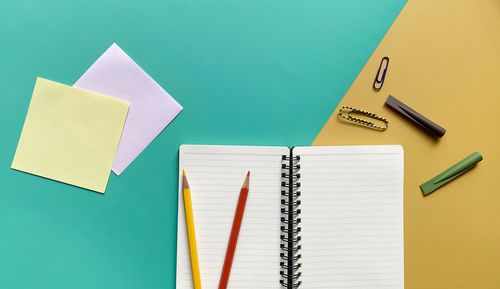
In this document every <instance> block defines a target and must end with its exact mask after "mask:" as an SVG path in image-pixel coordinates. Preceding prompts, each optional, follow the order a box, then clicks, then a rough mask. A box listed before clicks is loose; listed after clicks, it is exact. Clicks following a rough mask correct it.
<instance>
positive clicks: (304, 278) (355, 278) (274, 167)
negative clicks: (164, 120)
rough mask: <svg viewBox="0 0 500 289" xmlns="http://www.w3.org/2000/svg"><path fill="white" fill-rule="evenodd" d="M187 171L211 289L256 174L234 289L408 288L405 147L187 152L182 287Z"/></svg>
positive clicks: (181, 235) (186, 274)
mask: <svg viewBox="0 0 500 289" xmlns="http://www.w3.org/2000/svg"><path fill="white" fill-rule="evenodd" d="M183 169H184V170H186V175H187V177H188V179H189V184H190V187H191V197H192V205H193V212H194V222H195V231H196V239H197V245H198V257H199V262H200V273H201V282H202V287H203V288H204V289H215V288H217V286H218V283H219V278H220V274H221V270H222V265H223V262H224V257H225V253H226V247H227V243H228V240H229V234H230V231H231V225H232V222H233V217H234V213H235V208H236V203H237V199H238V195H239V191H240V188H241V185H242V182H243V180H244V177H245V175H246V172H247V171H248V170H250V171H251V178H250V191H249V194H248V200H247V204H246V208H245V213H244V216H243V222H242V225H241V231H240V234H239V238H238V244H237V247H236V253H235V256H234V260H233V266H232V269H231V275H230V278H229V283H228V288H233V289H237V288H276V289H278V288H297V287H296V286H297V285H299V284H300V286H299V288H345V289H353V288H384V289H390V288H393V289H396V288H397V289H401V288H403V287H404V278H403V272H404V270H403V264H404V261H403V150H402V148H401V146H336V147H295V148H293V149H290V148H288V147H250V146H197V145H183V146H181V148H180V151H179V180H180V181H179V196H180V197H179V206H178V207H179V218H178V235H177V283H176V284H177V288H178V289H181V288H182V289H188V288H189V289H190V288H193V283H192V275H191V266H190V259H189V248H188V241H187V232H186V220H185V215H184V209H183V208H184V204H183V203H182V191H181V185H182V170H183Z"/></svg>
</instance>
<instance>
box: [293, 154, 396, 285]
mask: <svg viewBox="0 0 500 289" xmlns="http://www.w3.org/2000/svg"><path fill="white" fill-rule="evenodd" d="M293 151H294V155H300V174H301V178H300V183H301V188H300V190H301V192H302V194H301V201H302V203H301V210H302V214H301V215H300V217H301V219H302V223H301V225H302V232H301V236H302V241H301V244H302V250H301V254H302V259H301V262H302V276H301V280H302V282H303V283H302V286H301V288H305V289H309V288H336V289H357V288H377V289H378V288H384V289H401V288H403V287H404V278H403V274H404V269H403V264H404V261H403V253H404V251H403V249H404V248H403V150H402V148H401V146H345V147H342V146H340V147H299V148H295V149H294V150H293Z"/></svg>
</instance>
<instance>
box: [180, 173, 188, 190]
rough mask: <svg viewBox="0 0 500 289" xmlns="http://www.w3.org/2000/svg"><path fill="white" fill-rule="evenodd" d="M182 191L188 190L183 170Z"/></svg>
mask: <svg viewBox="0 0 500 289" xmlns="http://www.w3.org/2000/svg"><path fill="white" fill-rule="evenodd" d="M182 189H183V190H184V189H189V183H188V180H187V177H186V172H185V171H184V170H182Z"/></svg>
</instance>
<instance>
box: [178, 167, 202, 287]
mask: <svg viewBox="0 0 500 289" xmlns="http://www.w3.org/2000/svg"><path fill="white" fill-rule="evenodd" d="M182 195H183V197H184V211H185V212H186V227H187V234H188V241H189V254H190V255H191V271H192V272H193V285H194V289H201V280H200V265H199V264H198V250H197V249H196V236H195V234H194V220H193V205H192V204H191V190H190V189H189V184H188V181H187V178H186V172H185V171H184V170H182Z"/></svg>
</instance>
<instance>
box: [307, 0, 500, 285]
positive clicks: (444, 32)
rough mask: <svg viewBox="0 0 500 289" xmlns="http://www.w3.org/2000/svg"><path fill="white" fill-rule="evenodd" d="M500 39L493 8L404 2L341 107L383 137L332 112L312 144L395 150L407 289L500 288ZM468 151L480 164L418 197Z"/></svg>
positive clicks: (431, 0)
mask: <svg viewBox="0 0 500 289" xmlns="http://www.w3.org/2000/svg"><path fill="white" fill-rule="evenodd" d="M499 29H500V1H498V0H480V1H469V0H440V1H435V0H412V1H408V3H407V5H406V7H405V8H404V9H403V11H402V12H401V14H400V15H399V17H398V18H397V20H396V22H394V24H393V26H392V27H391V28H390V30H389V32H388V33H387V35H386V36H385V37H384V39H383V40H382V42H381V43H380V45H379V47H378V48H377V49H376V50H375V52H374V54H373V55H372V57H371V58H370V59H369V61H368V62H367V64H366V66H365V67H364V69H363V70H362V71H361V73H360V74H359V76H358V77H357V79H356V81H355V82H354V83H353V85H352V86H351V88H350V89H349V91H348V92H347V94H346V95H345V96H344V99H343V100H342V101H341V103H340V105H339V107H341V106H343V105H346V106H353V107H356V108H359V109H364V110H367V111H370V112H373V113H376V114H377V115H381V116H384V117H387V118H388V120H389V128H388V129H387V130H386V131H384V132H380V131H376V130H373V129H369V128H365V127H360V126H356V125H352V124H351V123H349V122H345V121H341V120H339V118H338V109H339V108H337V109H336V110H335V112H334V113H333V114H332V116H331V118H330V119H329V120H328V122H327V123H326V125H325V126H324V128H323V129H322V131H321V132H320V134H319V135H318V136H317V138H316V140H315V141H314V145H345V144H351V145H353V144H401V145H402V146H403V148H404V151H405V184H404V198H405V201H404V209H405V216H404V218H405V224H404V227H405V288H406V289H419V288H426V289H442V288H454V289H469V288H481V289H498V288H500V250H499V249H498V248H499V244H500V193H499V192H500V178H499V172H500V134H499V133H498V130H499V129H498V113H499V111H500V30H499ZM384 56H388V57H389V58H390V63H389V68H388V69H387V74H386V78H385V83H384V86H383V87H382V89H381V90H380V91H378V92H376V91H374V90H373V89H372V83H373V80H374V78H375V75H376V74H377V69H378V67H379V64H380V61H381V59H382V57H384ZM389 94H391V95H393V96H394V97H396V98H398V99H399V100H401V101H402V102H403V103H405V104H407V105H408V106H410V107H411V108H413V109H415V110H416V111H418V112H419V113H421V114H422V115H424V116H426V117H428V118H429V119H430V120H432V121H434V122H435V123H437V124H438V125H440V126H442V127H444V128H445V129H446V130H447V132H446V134H445V135H444V136H443V137H442V138H440V139H434V138H432V137H430V136H428V135H427V134H426V133H425V132H423V131H422V130H421V129H420V128H418V127H416V126H414V125H413V124H411V123H410V122H409V121H408V120H406V119H404V118H402V117H401V116H400V115H398V114H397V113H396V112H394V111H393V110H391V109H390V108H388V107H387V106H385V105H384V103H385V100H386V99H387V96H388V95H389ZM475 151H477V152H480V153H481V154H482V155H483V157H484V160H483V161H482V162H480V163H479V164H477V165H476V167H474V168H472V169H471V170H470V171H469V172H467V173H465V174H464V175H462V176H460V177H459V178H457V179H455V180H453V181H452V182H450V183H448V184H447V185H445V186H443V187H441V188H439V190H437V191H435V192H433V193H432V194H430V195H428V196H426V197H424V195H423V194H422V191H421V190H420V187H419V185H420V184H421V183H423V182H425V181H427V180H429V179H430V178H432V177H434V176H436V175H437V174H439V173H440V172H442V171H443V170H445V169H447V168H449V167H450V166H451V165H453V164H455V163H456V162H458V161H460V160H461V159H463V158H464V157H466V156H468V155H469V154H471V153H472V152H475ZM378 177H380V178H381V179H383V177H384V176H378Z"/></svg>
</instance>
